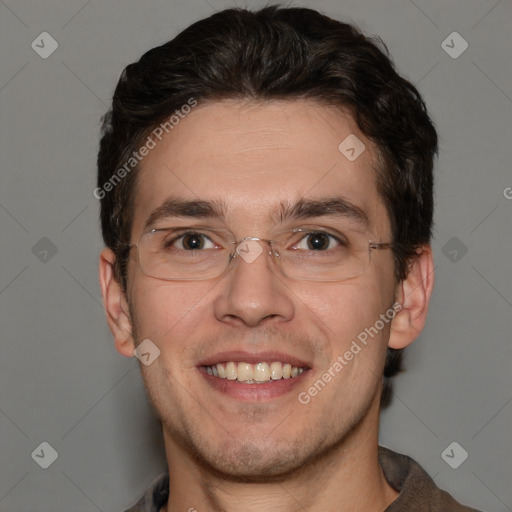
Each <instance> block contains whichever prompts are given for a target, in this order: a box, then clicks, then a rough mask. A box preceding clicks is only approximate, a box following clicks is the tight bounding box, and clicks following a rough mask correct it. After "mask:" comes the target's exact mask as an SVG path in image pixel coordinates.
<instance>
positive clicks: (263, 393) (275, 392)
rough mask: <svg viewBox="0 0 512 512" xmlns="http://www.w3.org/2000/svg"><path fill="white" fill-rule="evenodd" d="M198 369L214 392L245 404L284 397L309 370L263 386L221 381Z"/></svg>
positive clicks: (299, 382) (297, 384) (298, 383)
mask: <svg viewBox="0 0 512 512" xmlns="http://www.w3.org/2000/svg"><path fill="white" fill-rule="evenodd" d="M198 369H199V373H200V374H201V375H202V376H203V377H204V379H205V380H206V382H207V383H208V384H209V385H210V386H212V387H213V388H214V389H215V390H217V391H220V392H221V393H223V394H225V395H228V396H230V397H232V398H236V399H237V400H243V401H246V402H263V401H266V400H271V399H273V398H278V397H281V396H284V395H286V394H288V393H290V392H291V391H293V390H294V389H295V388H296V387H297V386H299V385H300V384H301V383H302V382H303V380H304V377H305V376H306V374H307V373H308V371H309V369H308V370H304V371H303V372H302V373H301V374H300V375H298V376H297V377H290V378H289V379H279V380H276V381H271V382H266V383H264V384H244V383H243V382H238V381H237V380H228V379H221V378H220V377H215V376H214V375H210V374H208V373H207V372H206V370H205V369H204V368H202V367H201V368H198Z"/></svg>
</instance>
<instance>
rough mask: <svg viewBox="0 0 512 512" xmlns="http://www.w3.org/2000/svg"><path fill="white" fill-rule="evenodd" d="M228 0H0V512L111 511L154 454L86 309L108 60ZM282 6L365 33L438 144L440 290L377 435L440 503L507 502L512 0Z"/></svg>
mask: <svg viewBox="0 0 512 512" xmlns="http://www.w3.org/2000/svg"><path fill="white" fill-rule="evenodd" d="M233 5H236V4H235V3H233V2H227V1H226V2H223V1H216V0H190V1H187V2H179V1H176V0H175V1H163V0H162V1H153V2H142V1H135V0H123V1H121V0H119V1H102V2H100V1H99V0H91V1H87V0H70V1H65V2H64V1H56V0H52V1H50V0H45V1H44V2H36V1H35V0H32V1H28V0H27V1H24V0H0V38H1V39H0V52H1V59H2V67H1V74H0V105H1V112H2V124H1V155H2V158H1V166H2V171H1V179H2V186H1V191H0V227H1V233H2V244H1V273H0V307H1V310H2V320H1V334H2V341H1V352H0V357H1V360H0V450H1V462H0V510H1V511H2V512H38V511H44V512H49V511H52V512H59V511H67V510H73V511H75V512H81V511H83V512H89V511H91V512H92V511H96V510H101V511H105V512H106V511H120V510H124V508H126V507H127V506H128V505H130V504H131V503H132V502H133V501H134V500H135V499H136V498H137V497H138V495H139V494H140V493H141V492H142V490H143V489H144V488H145V487H146V486H147V485H148V484H149V483H150V482H151V481H152V479H153V478H154V477H155V476H156V475H157V474H158V473H160V472H161V471H162V470H163V468H164V467H165V461H164V459H163V447H162V444H161V441H160V433H159V425H158V423H157V422H156V420H155V418H154V417H153V415H152V413H151V411H150V410H149V407H148V405H147V404H146V399H145V396H144V391H143V389H142V385H141V380H140V377H139V372H138V366H137V364H138V362H137V360H135V359H125V358H123V357H121V356H119V355H118V354H117V353H116V352H115V350H114V346H113V342H112V339H111V335H110V332H109V331H108V328H107V324H106V321H105V318H104V313H103V310H102V306H101V296H100V289H99V285H98V279H97V270H98V263H97V262H98V254H99V251H100V250H101V248H102V242H101V237H100V232H99V227H98V222H97V215H98V202H97V200H96V199H95V198H94V197H93V195H92V190H93V188H94V187H95V158H96V152H97V145H98V133H99V118H100V116H101V115H102V114H103V113H104V112H105V111H106V109H107V106H108V103H109V100H110V98H111V96H112V93H113V89H114V86H115V84H116V82H117V79H118V77H119V74H120V72H121V70H122V69H123V68H124V66H126V65H127V64H129V63H130V62H132V61H134V60H136V59H138V57H139V56H140V55H141V54H142V53H143V52H144V51H146V50H147V49H149V48H151V47H153V46H155V45H157V44H161V43H163V42H165V41H167V40H169V39H170V38H172V37H173V36H174V35H175V34H177V32H178V31H180V30H181V29H183V28H184V27H186V26H187V25H189V24H190V23H192V22H193V21H195V20H197V19H199V18H201V17H205V16H208V15H210V14H212V13H213V12H214V11H217V10H220V9H222V8H225V7H228V6H233ZM245 5H250V6H258V5H261V3H260V2H248V3H246V4H242V3H239V4H238V6H245ZM288 5H296V6H299V5H304V6H312V7H316V8H319V9H320V10H322V11H324V12H325V13H326V14H329V15H331V16H333V17H337V18H344V19H348V20H351V21H353V22H355V23H357V24H358V25H359V26H360V27H361V28H362V29H363V30H365V31H366V32H368V33H373V34H378V35H380V36H381V37H382V38H383V39H384V41H385V42H386V43H387V45H388V46H389V49H390V52H391V54H392V56H393V57H394V59H395V61H396V63H397V65H398V68H399V70H400V71H401V72H402V73H403V74H404V75H405V76H407V77H408V78H409V79H410V80H411V81H412V82H413V83H415V84H416V85H417V86H418V87H419V89H420V91H421V92H422V94H423V95H424V98H425V100H426V102H427V104H428V106H429V108H430V111H431V114H432V117H433V119H434V120H435V122H436V125H437V127H438V129H439V133H440V137H441V146H440V149H441V154H440V159H439V164H438V166H437V213H436V220H437V224H436V230H435V240H434V242H433V245H434V251H435V259H436V270H437V285H436V289H435V292H434V296H433V299H432V305H431V311H430V316H429V320H428V324H427V327H426V329H425V331H424V333H423V334H422V335H421V337H420V338H419V339H418V340H417V341H416V342H415V343H414V344H413V346H412V347H411V348H410V349H409V350H408V353H407V357H406V367H407V371H406V372H405V373H403V374H402V375H400V376H399V377H398V378H397V379H396V383H395V386H396V387H395V392H396V394H395V399H394V403H393V405H392V407H391V408H390V409H389V410H387V411H385V412H384V413H383V416H382V431H381V442H382V444H384V445H386V446H389V447H390V448H392V449H395V450H397V451H400V452H402V453H407V454H409V455H411V456H412V457H414V458H415V459H416V460H418V461H419V462H420V463H421V464H422V465H423V467H424V468H425V469H426V470H427V471H428V472H429V473H430V474H431V475H432V476H433V477H434V479H435V481H436V483H438V484H439V485H440V486H441V487H443V488H445V489H446V490H448V491H449V492H450V493H452V494H453V495H454V496H455V497H456V498H457V499H459V500H462V501H463V502H465V503H468V504H471V505H473V506H474V507H477V508H481V509H483V510H487V511H505V510H511V507H512V487H511V486H510V480H511V467H510V465H511V460H512V443H511V442H510V426H511V421H510V420H511V415H512V404H511V401H512V389H511V386H510V383H511V377H510V361H511V348H510V347H511V345H510V318H511V309H512V292H511V289H512V288H511V273H510V261H512V260H511V256H512V255H511V248H512V240H511V229H510V220H511V217H510V215H511V209H512V200H510V197H511V196H512V189H510V188H507V187H512V174H511V172H510V162H511V161H512V144H511V138H510V136H511V131H512V130H511V129H510V127H511V120H512V88H511V87H512V80H511V78H512V76H511V74H512V73H511V55H512V44H511V41H512V38H511V28H510V27H511V20H512V2H511V1H510V0H501V1H496V0H485V1H484V0H479V1H477V0H463V1H462V0H459V1H450V2H444V1H442V0H436V1H426V0H425V1H422V0H414V1H412V0H387V1H378V0H350V1H349V0H347V1H339V0H338V1H334V0H330V1H328V0H324V1H318V2H313V1H309V2H307V1H305V2H302V3H299V2H293V3H289V4H288ZM43 31H47V32H49V33H50V34H51V36H52V37H53V38H55V40H57V41H58V44H59V47H58V49H57V50H56V51H55V53H53V54H52V55H51V56H50V57H49V58H47V59H43V58H41V57H40V56H39V55H38V54H37V53H36V52H35V51H34V50H33V49H32V48H31V43H32V41H33V40H35V39H36V38H37V36H38V35H39V34H40V33H41V32H43ZM453 31H457V32H459V33H460V34H461V36H462V37H463V38H464V39H465V40H466V41H467V42H468V44H469V47H468V49H467V50H466V51H465V52H464V53H463V54H462V55H460V56H459V57H458V58H456V59H454V58H452V57H450V56H449V55H448V54H447V53H446V52H445V50H444V49H443V48H442V46H441V43H442V41H443V40H445V38H446V37H447V36H448V35H449V34H451V33H452V32H453ZM39 41H40V39H39ZM36 42H37V41H36ZM448 43H449V44H450V45H451V46H454V47H455V50H456V49H458V48H459V47H460V46H457V45H459V43H456V42H453V43H451V42H450V40H448ZM46 48H48V46H46ZM506 196H508V198H507V197H506ZM43 237H46V238H48V239H49V240H50V241H51V242H52V243H53V244H54V246H55V248H56V250H57V252H56V253H55V254H53V253H52V250H51V249H52V246H51V245H50V244H49V242H48V240H43V241H40V239H41V238H43ZM454 237H455V238H454ZM36 244H39V245H36ZM34 246H35V249H34ZM464 247H466V248H467V253H465V249H464ZM44 251H47V252H46V253H45V252H44ZM43 441H45V442H48V443H49V444H50V445H51V446H52V447H53V448H54V449H55V450H56V451H57V452H58V458H57V459H56V460H55V462H54V463H53V464H52V465H51V466H50V467H49V468H48V469H42V468H41V467H39V465H38V464H36V462H35V460H33V458H31V453H32V452H33V451H34V450H35V449H36V448H37V447H38V446H39V445H40V443H41V442H43ZM453 441H456V442H458V443H459V444H460V445H461V446H462V447H463V448H464V449H465V450H466V451H467V452H468V454H469V457H468V459H467V460H466V461H465V462H464V463H463V464H462V465H460V467H458V468H457V469H452V468H451V467H450V466H449V465H448V464H447V463H446V462H445V460H443V458H442V457H441V453H442V452H443V450H444V449H445V448H446V447H447V446H448V445H449V444H450V443H452V442H453ZM460 453H461V452H460V449H459V448H457V449H456V450H455V451H454V452H453V456H452V460H454V459H455V460H456V459H457V458H458V457H460ZM450 455H451V453H450ZM45 456H48V452H47V454H46V455H45Z"/></svg>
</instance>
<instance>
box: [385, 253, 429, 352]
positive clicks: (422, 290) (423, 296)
mask: <svg viewBox="0 0 512 512" xmlns="http://www.w3.org/2000/svg"><path fill="white" fill-rule="evenodd" d="M433 288H434V259H433V257H432V249H431V247H430V246H424V247H423V248H422V250H421V252H420V253H419V254H418V255H417V256H415V258H414V260H412V261H411V264H410V267H409V272H408V274H407V277H406V278H405V279H404V280H403V281H402V282H401V283H400V284H399V285H398V288H397V293H396V301H397V302H398V303H399V304H401V306H402V309H401V310H400V311H399V312H398V313H397V314H396V315H395V317H394V318H393V321H392V322H391V331H390V335H389V344H388V345H389V347H390V348H396V349H400V348H405V347H407V346H409V345H410V344H411V343H412V342H413V341H414V340H415V339H416V338H417V337H418V336H419V334H420V333H421V331H422V330H423V327H424V326H425V321H426V319H427V312H428V305H429V302H430V296H431V295H432V290H433Z"/></svg>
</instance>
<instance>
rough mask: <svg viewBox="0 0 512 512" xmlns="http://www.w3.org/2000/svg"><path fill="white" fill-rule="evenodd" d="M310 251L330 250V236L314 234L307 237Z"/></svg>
mask: <svg viewBox="0 0 512 512" xmlns="http://www.w3.org/2000/svg"><path fill="white" fill-rule="evenodd" d="M306 238H307V244H308V249H311V250H325V249H328V248H329V236H328V235H326V234H325V233H312V234H311V235H308V236H307V237H306Z"/></svg>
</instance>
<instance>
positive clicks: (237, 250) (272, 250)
mask: <svg viewBox="0 0 512 512" xmlns="http://www.w3.org/2000/svg"><path fill="white" fill-rule="evenodd" d="M244 242H257V243H258V245H259V246H260V247H261V246H262V245H265V246H266V247H262V253H264V252H266V253H268V254H269V255H270V256H271V257H272V259H273V260H275V261H274V262H275V263H278V261H277V258H278V257H279V252H278V251H277V250H276V247H275V246H274V244H275V243H276V242H275V241H274V240H269V239H267V238H259V237H256V236H246V237H244V238H242V239H240V240H237V241H235V242H232V244H233V245H234V249H233V251H232V252H231V254H230V258H229V260H230V261H231V260H232V259H234V258H236V259H243V260H244V261H245V262H247V263H252V261H254V260H255V259H256V258H254V259H253V258H250V257H246V256H244V253H247V252H248V251H247V250H244V249H243V248H242V247H243V243H244ZM262 242H263V244H262ZM265 248H268V250H265ZM245 249H249V248H248V247H247V246H246V247H245ZM249 250H250V249H249Z"/></svg>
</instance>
